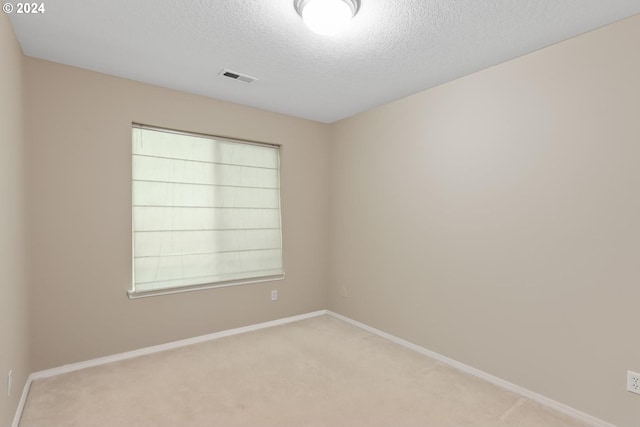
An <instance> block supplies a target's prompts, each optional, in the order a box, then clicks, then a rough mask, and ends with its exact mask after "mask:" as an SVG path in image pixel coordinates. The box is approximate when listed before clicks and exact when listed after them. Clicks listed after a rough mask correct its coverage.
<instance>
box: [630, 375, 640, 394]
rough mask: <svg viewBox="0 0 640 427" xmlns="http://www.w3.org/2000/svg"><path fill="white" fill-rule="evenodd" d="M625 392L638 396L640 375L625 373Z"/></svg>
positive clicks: (639, 392)
mask: <svg viewBox="0 0 640 427" xmlns="http://www.w3.org/2000/svg"><path fill="white" fill-rule="evenodd" d="M627 390H629V391H630V392H631V393H637V394H640V374H639V373H637V372H632V371H628V372H627Z"/></svg>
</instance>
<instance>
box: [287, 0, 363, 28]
mask: <svg viewBox="0 0 640 427" xmlns="http://www.w3.org/2000/svg"><path fill="white" fill-rule="evenodd" d="M293 6H294V7H295V8H296V11H297V12H298V14H299V15H300V16H302V20H303V21H304V23H305V24H306V25H307V27H309V29H311V31H313V32H315V33H318V34H322V35H323V36H331V35H334V34H338V33H339V32H340V31H343V30H345V29H346V28H347V27H348V26H349V23H350V22H351V19H353V17H354V16H356V13H358V9H360V0H294V1H293Z"/></svg>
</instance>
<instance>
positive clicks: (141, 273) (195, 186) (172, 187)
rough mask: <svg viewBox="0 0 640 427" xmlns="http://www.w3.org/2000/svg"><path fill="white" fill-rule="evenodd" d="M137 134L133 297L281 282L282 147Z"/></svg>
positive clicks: (137, 128)
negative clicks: (262, 282)
mask: <svg viewBox="0 0 640 427" xmlns="http://www.w3.org/2000/svg"><path fill="white" fill-rule="evenodd" d="M132 132H133V135H132V141H133V150H132V154H133V158H132V164H133V175H132V176H133V182H132V186H133V188H132V190H133V193H132V195H133V285H132V290H131V291H130V292H129V294H130V296H132V297H136V296H145V295H150V294H158V293H169V292H174V291H182V290H193V289H200V288H202V287H219V286H229V285H233V284H242V283H247V282H253V281H262V280H277V279H281V278H283V276H284V270H283V264H282V233H281V220H280V171H279V168H280V156H279V146H277V145H270V144H258V143H252V142H248V141H236V140H229V139H225V138H218V137H214V136H203V135H199V134H189V133H184V132H176V131H171V130H166V129H158V128H151V127H148V126H143V125H134V126H133V129H132Z"/></svg>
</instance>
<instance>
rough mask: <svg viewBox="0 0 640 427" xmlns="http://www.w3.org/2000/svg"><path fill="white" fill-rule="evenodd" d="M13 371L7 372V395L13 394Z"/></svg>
mask: <svg viewBox="0 0 640 427" xmlns="http://www.w3.org/2000/svg"><path fill="white" fill-rule="evenodd" d="M12 383H13V371H9V373H8V374H7V396H11V386H12V385H13V384H12Z"/></svg>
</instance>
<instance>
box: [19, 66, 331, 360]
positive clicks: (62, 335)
mask: <svg viewBox="0 0 640 427" xmlns="http://www.w3.org/2000/svg"><path fill="white" fill-rule="evenodd" d="M25 69H26V79H27V83H28V85H27V98H26V102H27V108H28V111H29V115H28V123H27V124H26V136H27V141H28V147H29V148H28V160H29V176H30V184H29V185H30V186H29V202H30V217H29V220H30V226H31V230H32V235H31V245H32V246H31V256H32V263H31V268H32V269H33V276H32V288H33V292H32V297H31V299H30V303H31V318H30V320H31V325H32V330H31V345H32V363H33V368H34V370H41V369H45V368H51V367H55V366H60V365H63V364H66V363H71V362H77V361H82V360H86V359H91V358H95V357H98V356H105V355H108V354H113V353H118V352H123V351H127V350H132V349H137V348H141V347H145V346H149V345H153V344H159V343H164V342H169V341H173V340H177V339H181V338H187V337H193V336H197V335H202V334H207V333H211V332H215V331H220V330H223V329H228V328H233V327H238V326H243V325H248V324H253V323H258V322H262V321H267V320H273V319H277V318H281V317H286V316H291V315H295V314H300V313H306V312H310V311H314V310H318V309H323V308H326V306H327V288H326V286H327V285H326V282H327V278H328V273H327V263H328V183H329V180H328V155H329V152H328V149H329V144H328V141H327V136H328V127H327V126H326V125H323V124H319V123H315V122H311V121H305V120H300V119H295V118H292V117H287V116H283V115H278V114H273V113H268V112H265V111H260V110H256V109H251V108H247V107H242V106H238V105H235V104H229V103H225V102H222V101H216V100H212V99H207V98H203V97H198V96H194V95H189V94H185V93H180V92H176V91H171V90H167V89H162V88H159V87H154V86H150V85H145V84H140V83H136V82H133V81H129V80H124V79H118V78H114V77H109V76H106V75H102V74H98V73H94V72H90V71H84V70H80V69H77V68H72V67H68V66H63V65H58V64H54V63H51V62H46V61H41V60H36V59H32V58H27V59H26V62H25ZM132 121H135V122H140V123H145V124H150V125H156V126H164V127H169V128H174V129H184V130H189V131H195V132H202V133H209V134H214V135H222V136H229V137H234V138H245V139H251V140H258V141H265V142H274V143H280V144H282V145H283V148H282V169H281V181H282V182H281V185H282V215H283V235H284V236H283V237H284V262H285V270H286V279H285V280H284V281H281V282H270V283H265V284H257V285H246V286H235V287H230V288H224V289H215V290H206V291H198V292H190V293H183V294H179V295H169V296H158V297H152V298H144V299H138V300H129V299H128V298H127V295H126V291H127V289H129V287H130V277H131V182H130V181H131V159H130V156H131V122H132ZM271 289H278V290H279V300H278V301H277V302H271V301H270V290H271Z"/></svg>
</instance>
